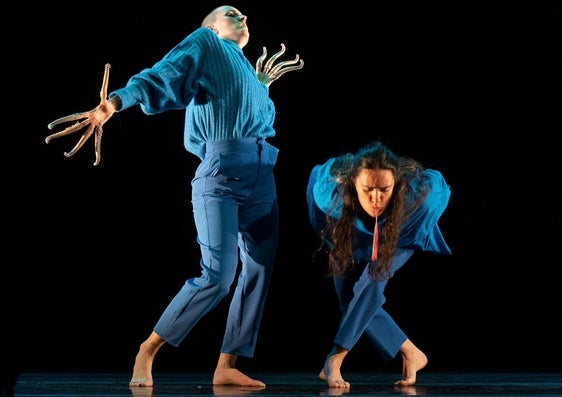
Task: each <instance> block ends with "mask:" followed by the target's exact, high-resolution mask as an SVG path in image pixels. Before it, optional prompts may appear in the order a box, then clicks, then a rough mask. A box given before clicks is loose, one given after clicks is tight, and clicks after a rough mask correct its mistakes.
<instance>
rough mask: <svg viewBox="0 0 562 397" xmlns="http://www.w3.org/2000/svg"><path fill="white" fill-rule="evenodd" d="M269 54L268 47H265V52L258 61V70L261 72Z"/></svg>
mask: <svg viewBox="0 0 562 397" xmlns="http://www.w3.org/2000/svg"><path fill="white" fill-rule="evenodd" d="M266 56H267V48H265V47H263V54H262V55H261V56H260V57H259V58H258V60H257V61H256V72H261V71H262V67H263V60H264V59H265V57H266Z"/></svg>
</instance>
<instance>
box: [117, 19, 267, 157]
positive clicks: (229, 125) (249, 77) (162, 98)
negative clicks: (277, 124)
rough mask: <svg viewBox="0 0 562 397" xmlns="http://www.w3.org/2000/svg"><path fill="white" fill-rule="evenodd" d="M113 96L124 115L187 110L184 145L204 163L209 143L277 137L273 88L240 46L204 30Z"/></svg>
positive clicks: (200, 30)
mask: <svg viewBox="0 0 562 397" xmlns="http://www.w3.org/2000/svg"><path fill="white" fill-rule="evenodd" d="M114 95H118V96H119V97H120V98H121V102H122V106H121V110H120V111H123V110H125V109H127V108H130V107H132V106H135V105H140V107H141V109H142V111H143V112H144V113H146V114H148V115H151V114H157V113H161V112H164V111H167V110H178V109H185V126H184V144H185V147H186V149H187V150H188V151H189V152H191V153H193V154H195V155H197V156H198V157H200V158H203V156H204V148H205V142H212V141H218V140H226V139H236V138H251V137H271V136H274V135H275V130H274V127H273V124H274V120H275V106H274V104H273V101H271V99H270V98H269V89H268V87H267V86H265V85H263V84H261V83H260V82H259V81H258V79H257V77H256V73H255V70H254V67H253V65H252V64H251V63H250V62H249V61H248V59H247V58H246V57H245V56H244V53H243V52H242V49H241V48H240V47H238V46H237V45H236V44H235V43H233V42H231V41H229V40H223V39H220V38H219V37H218V36H217V35H216V34H215V33H214V32H212V31H211V30H210V29H207V28H203V27H201V28H199V29H197V30H195V31H194V32H193V33H191V34H190V35H188V36H187V37H186V38H185V39H184V40H183V41H181V42H180V43H179V44H178V45H176V46H175V47H174V48H173V49H172V50H170V51H169V52H168V53H167V54H166V55H165V56H164V57H163V58H162V59H161V60H160V61H158V62H157V63H155V64H154V65H153V66H152V67H150V68H147V69H144V70H142V71H141V72H139V73H137V74H136V75H133V76H132V77H131V78H130V79H129V81H128V82H127V84H126V86H125V87H123V88H120V89H118V90H115V91H113V92H112V93H111V94H110V97H112V96H114Z"/></svg>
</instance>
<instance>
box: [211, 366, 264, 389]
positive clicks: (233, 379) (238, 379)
mask: <svg viewBox="0 0 562 397" xmlns="http://www.w3.org/2000/svg"><path fill="white" fill-rule="evenodd" d="M213 386H244V387H265V383H263V382H262V381H260V380H256V379H252V378H250V377H249V376H247V375H244V374H243V373H242V372H240V371H239V370H238V369H236V368H217V369H216V370H215V375H214V376H213Z"/></svg>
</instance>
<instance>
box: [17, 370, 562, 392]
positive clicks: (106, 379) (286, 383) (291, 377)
mask: <svg viewBox="0 0 562 397" xmlns="http://www.w3.org/2000/svg"><path fill="white" fill-rule="evenodd" d="M251 375H252V376H253V377H255V378H258V379H261V380H263V381H264V382H265V383H266V384H267V387H266V388H265V389H251V388H237V387H220V388H217V387H213V386H211V385H210V382H211V376H212V374H209V373H173V374H155V378H154V381H155V386H154V387H153V388H133V389H130V388H129V386H128V381H129V377H130V374H125V373H96V374H84V373H22V374H19V376H18V378H17V381H16V383H15V390H14V394H13V396H18V397H28V396H29V397H32V396H33V397H34V396H84V397H94V396H106V397H108V396H132V397H140V396H143V397H146V396H148V397H160V396H168V397H171V396H176V397H177V396H250V395H255V396H262V397H267V396H332V395H352V396H401V395H425V396H432V395H435V396H482V395H487V396H553V395H557V396H562V374H560V373H431V372H421V373H419V374H418V379H417V382H418V384H417V385H416V386H413V387H410V388H405V389H395V388H394V386H393V382H394V381H395V380H396V374H372V373H357V372H355V373H349V374H346V379H347V380H348V381H349V382H350V383H351V387H350V388H349V389H330V388H328V387H326V385H325V383H324V382H322V381H320V380H319V379H318V378H317V376H316V374H313V373H303V372H296V373H291V372H282V373H261V374H254V373H253V374H251Z"/></svg>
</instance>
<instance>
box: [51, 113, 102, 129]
mask: <svg viewBox="0 0 562 397" xmlns="http://www.w3.org/2000/svg"><path fill="white" fill-rule="evenodd" d="M92 111H93V110H90V111H89V112H80V113H73V114H70V115H68V116H64V117H61V118H58V119H56V120H55V121H52V122H50V123H49V125H48V126H47V128H49V129H50V130H52V129H53V128H54V127H56V126H57V125H59V124H62V123H67V122H69V121H74V120H80V119H85V118H86V117H88V114H89V113H91V112H92Z"/></svg>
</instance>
